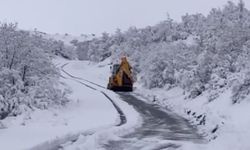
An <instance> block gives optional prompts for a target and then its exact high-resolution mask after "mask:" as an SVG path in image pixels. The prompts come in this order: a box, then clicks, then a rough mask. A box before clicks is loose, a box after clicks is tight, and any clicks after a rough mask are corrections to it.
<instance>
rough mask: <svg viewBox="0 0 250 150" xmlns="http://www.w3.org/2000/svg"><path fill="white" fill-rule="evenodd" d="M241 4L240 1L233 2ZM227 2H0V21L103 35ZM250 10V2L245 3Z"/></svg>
mask: <svg viewBox="0 0 250 150" xmlns="http://www.w3.org/2000/svg"><path fill="white" fill-rule="evenodd" d="M232 1H234V2H238V0H232ZM226 2H227V0H0V21H1V22H3V21H7V22H13V21H14V22H18V23H19V27H20V28H22V29H31V30H32V29H34V28H37V29H38V30H40V31H44V32H47V33H70V34H74V35H80V34H82V33H84V34H89V33H95V34H100V33H102V32H104V31H106V32H114V31H115V30H116V28H121V29H122V30H125V29H127V28H128V27H129V26H136V27H145V26H147V25H154V24H156V23H158V22H160V21H162V20H164V19H166V18H167V13H169V15H170V17H171V18H173V19H175V20H180V17H181V16H182V15H184V14H185V13H190V14H192V13H196V12H201V13H203V14H207V13H208V12H209V10H210V9H211V8H213V7H222V6H223V5H225V4H226ZM245 4H246V7H247V8H250V0H245Z"/></svg>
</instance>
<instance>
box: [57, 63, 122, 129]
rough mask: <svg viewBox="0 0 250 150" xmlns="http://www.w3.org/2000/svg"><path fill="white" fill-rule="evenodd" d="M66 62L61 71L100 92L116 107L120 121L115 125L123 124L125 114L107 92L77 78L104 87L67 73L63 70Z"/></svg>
mask: <svg viewBox="0 0 250 150" xmlns="http://www.w3.org/2000/svg"><path fill="white" fill-rule="evenodd" d="M68 64H69V63H65V64H64V65H62V66H61V71H63V72H64V73H65V74H67V75H68V76H70V77H71V78H72V79H73V80H74V81H76V82H78V83H80V84H82V85H84V86H86V87H88V88H90V89H92V90H95V91H99V92H101V93H102V94H103V95H104V96H105V97H106V98H107V99H108V100H109V101H110V102H111V103H112V105H113V106H114V108H115V109H116V111H117V113H118V114H119V116H120V123H119V124H117V125H116V126H121V125H123V124H125V123H126V122H127V118H126V116H125V114H124V113H123V111H122V109H121V108H120V107H119V106H118V105H117V104H116V103H115V102H114V101H113V100H112V98H110V97H109V96H108V94H107V93H105V92H104V91H101V90H98V89H96V88H94V87H93V86H90V85H89V84H86V83H84V82H82V81H79V80H84V81H86V82H88V83H91V84H93V85H95V86H98V87H101V88H104V89H106V88H105V87H104V86H101V85H99V84H96V83H94V82H91V81H89V80H86V79H83V78H80V77H76V76H74V75H72V74H70V73H68V72H67V71H65V70H64V67H65V66H67V65H68Z"/></svg>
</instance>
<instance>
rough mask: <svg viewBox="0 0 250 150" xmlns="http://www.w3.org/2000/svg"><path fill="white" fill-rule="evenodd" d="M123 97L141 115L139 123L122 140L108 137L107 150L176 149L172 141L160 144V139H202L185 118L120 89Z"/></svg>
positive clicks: (192, 140)
mask: <svg viewBox="0 0 250 150" xmlns="http://www.w3.org/2000/svg"><path fill="white" fill-rule="evenodd" d="M119 95H120V97H121V99H122V100H124V101H125V102H127V103H128V104H129V105H132V106H133V107H134V108H135V110H136V111H137V112H138V113H139V114H140V116H141V117H142V125H141V127H138V128H137V129H135V131H134V132H133V133H130V134H127V135H124V136H122V137H121V140H118V141H109V143H108V144H106V145H105V149H107V150H140V149H144V148H146V147H152V148H148V149H152V150H161V149H178V148H179V147H180V146H181V145H178V144H174V143H175V142H167V143H165V144H162V142H161V141H166V140H167V141H178V142H180V141H183V142H193V143H200V142H202V139H203V138H202V136H201V135H199V134H198V132H197V129H196V128H195V127H194V126H192V125H191V124H190V123H189V122H188V121H187V120H186V119H184V118H182V117H180V116H178V115H176V114H174V113H172V112H171V111H169V110H165V109H164V110H163V109H161V108H160V107H159V106H156V105H153V104H149V103H146V102H144V101H142V100H140V99H139V98H137V97H136V96H134V95H132V94H130V93H119Z"/></svg>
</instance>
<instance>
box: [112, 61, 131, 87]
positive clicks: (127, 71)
mask: <svg viewBox="0 0 250 150" xmlns="http://www.w3.org/2000/svg"><path fill="white" fill-rule="evenodd" d="M131 69H132V67H131V66H130V64H129V63H128V61H127V58H126V57H122V58H121V63H120V64H114V65H113V66H112V67H111V70H112V75H111V76H110V77H109V83H108V89H110V90H113V91H133V77H132V70H131Z"/></svg>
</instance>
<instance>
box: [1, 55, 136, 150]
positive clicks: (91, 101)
mask: <svg viewBox="0 0 250 150" xmlns="http://www.w3.org/2000/svg"><path fill="white" fill-rule="evenodd" d="M55 64H57V66H58V67H60V66H62V65H64V64H67V66H65V68H64V69H65V71H67V72H71V73H75V74H76V75H79V76H80V77H83V78H88V79H91V80H92V81H94V82H96V83H99V84H103V86H104V84H106V83H105V81H106V80H107V78H106V77H107V76H108V71H109V68H107V67H108V66H107V65H106V68H105V67H103V66H99V65H94V64H89V63H88V62H79V61H66V60H64V59H57V60H55ZM60 80H61V82H62V84H64V85H63V86H65V87H68V88H69V89H70V90H71V91H72V93H71V94H70V97H69V98H70V100H71V101H70V102H69V104H67V106H65V107H63V108H50V109H49V110H35V111H32V112H27V113H25V114H23V115H21V116H18V117H9V118H7V119H5V120H2V121H1V126H2V127H3V129H1V130H0V147H1V149H6V150H27V149H29V148H33V149H46V148H49V146H50V144H51V145H52V144H53V142H59V143H60V142H63V141H67V139H68V138H70V137H72V136H79V135H80V136H83V135H88V134H86V133H90V134H93V133H96V134H97V131H99V132H106V131H108V130H112V131H113V130H114V131H117V132H118V131H119V132H120V131H123V130H125V128H119V127H116V125H117V124H119V122H120V118H119V114H118V113H117V111H116V109H115V108H114V106H113V105H112V103H111V102H110V101H109V100H108V99H107V98H106V97H105V96H104V95H103V94H102V93H101V92H100V91H101V90H100V89H98V87H95V88H97V90H92V89H90V88H88V87H86V86H84V85H82V84H81V83H79V82H78V81H76V80H74V79H73V78H71V77H70V76H68V75H67V74H65V73H63V72H62V78H61V79H60ZM82 82H84V81H82ZM99 88H100V87H99ZM103 91H105V90H104V89H103ZM105 93H106V94H107V95H108V96H109V97H111V98H112V99H113V100H114V101H115V103H116V104H117V105H118V106H119V107H121V108H124V110H126V111H124V113H125V115H126V116H128V119H127V122H128V123H127V124H126V126H127V127H126V126H125V127H126V128H127V129H130V128H131V127H132V126H135V125H138V118H139V117H138V116H137V115H136V112H134V110H133V108H132V107H131V106H128V105H127V104H126V103H124V102H122V101H120V100H119V97H118V96H117V95H116V94H114V93H113V92H110V91H105ZM99 132H98V134H99ZM126 132H128V131H126ZM108 133H109V134H111V133H110V132H108ZM81 134H82V135H81ZM96 134H95V135H96ZM60 140H62V141H60ZM88 145H89V144H88ZM44 146H46V147H44Z"/></svg>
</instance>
